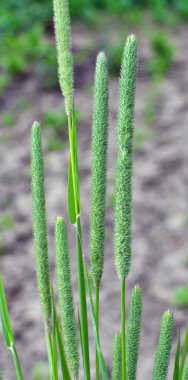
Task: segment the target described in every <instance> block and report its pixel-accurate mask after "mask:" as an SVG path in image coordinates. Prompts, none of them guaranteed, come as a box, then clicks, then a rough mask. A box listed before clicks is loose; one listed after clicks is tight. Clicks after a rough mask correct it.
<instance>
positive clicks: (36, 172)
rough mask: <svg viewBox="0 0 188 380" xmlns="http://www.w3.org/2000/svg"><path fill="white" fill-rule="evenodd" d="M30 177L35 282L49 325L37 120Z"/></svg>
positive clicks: (33, 133) (40, 154)
mask: <svg viewBox="0 0 188 380" xmlns="http://www.w3.org/2000/svg"><path fill="white" fill-rule="evenodd" d="M31 179H32V207H33V230H34V249H35V258H36V274H37V284H38V291H39V296H40V301H41V306H42V311H43V315H44V319H45V321H46V322H47V325H48V327H49V324H50V317H51V310H52V305H51V291H50V272H49V263H48V242H47V225H46V210H45V188H44V165H43V154H42V143H41V130H40V125H39V123H37V122H35V123H34V124H33V127H32V133H31Z"/></svg>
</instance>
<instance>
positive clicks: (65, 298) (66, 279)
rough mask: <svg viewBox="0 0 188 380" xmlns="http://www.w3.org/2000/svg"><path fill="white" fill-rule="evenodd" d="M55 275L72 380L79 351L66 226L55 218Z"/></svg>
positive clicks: (59, 218) (75, 372)
mask: <svg viewBox="0 0 188 380" xmlns="http://www.w3.org/2000/svg"><path fill="white" fill-rule="evenodd" d="M55 244H56V273H57V285H58V296H59V305H60V310H61V322H62V331H63V340H64V346H65V351H66V354H67V360H68V364H69V367H70V370H71V372H72V374H73V376H74V379H78V373H79V350H78V337H77V331H76V318H75V313H74V302H73V293H72V284H71V268H70V258H69V247H68V239H67V230H66V225H65V222H64V220H63V218H62V217H57V219H56V225H55Z"/></svg>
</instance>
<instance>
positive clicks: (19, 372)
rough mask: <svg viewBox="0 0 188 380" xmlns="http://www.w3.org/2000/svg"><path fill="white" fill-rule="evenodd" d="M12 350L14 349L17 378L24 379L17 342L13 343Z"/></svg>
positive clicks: (13, 355)
mask: <svg viewBox="0 0 188 380" xmlns="http://www.w3.org/2000/svg"><path fill="white" fill-rule="evenodd" d="M11 350H12V357H13V362H14V366H15V369H16V375H17V379H18V380H23V375H22V370H21V367H20V362H19V358H18V354H17V351H16V346H15V344H12V348H11Z"/></svg>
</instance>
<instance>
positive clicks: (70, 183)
mask: <svg viewBox="0 0 188 380" xmlns="http://www.w3.org/2000/svg"><path fill="white" fill-rule="evenodd" d="M68 215H69V221H70V223H71V224H75V223H76V210H75V202H74V186H73V175H72V163H71V157H70V161H69V171H68Z"/></svg>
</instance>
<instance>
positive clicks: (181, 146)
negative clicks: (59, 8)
mask: <svg viewBox="0 0 188 380" xmlns="http://www.w3.org/2000/svg"><path fill="white" fill-rule="evenodd" d="M71 14H72V19H73V51H74V62H75V89H76V91H75V94H76V97H75V103H76V110H77V120H78V141H79V162H80V176H81V193H82V208H83V211H82V223H83V241H84V254H85V256H86V259H87V260H88V258H89V209H90V166H91V127H92V121H91V119H92V118H91V115H92V95H93V87H92V86H93V77H94V66H95V59H96V54H97V52H98V51H100V50H104V51H105V52H106V54H107V56H108V59H109V71H110V78H111V80H110V116H109V121H110V128H109V150H108V190H107V202H106V206H107V216H106V259H105V268H104V276H103V281H102V291H101V343H102V348H103V353H104V356H105V359H106V360H107V365H108V369H109V370H110V369H111V356H112V341H113V335H114V333H115V332H116V331H118V330H119V329H120V299H119V290H120V284H119V281H118V278H117V274H116V272H115V269H114V259H113V199H114V167H115V156H116V124H117V108H118V74H119V67H120V61H121V55H122V49H123V45H124V40H125V38H126V36H127V34H128V33H135V34H136V35H137V37H138V56H139V65H138V81H137V92H136V115H135V136H134V179H133V261H132V268H131V273H130V275H129V277H128V281H127V294H128V296H127V305H128V303H129V294H130V288H131V287H132V286H133V285H134V284H136V283H138V284H140V285H141V286H142V287H143V294H144V295H143V301H144V308H143V324H142V336H141V347H140V361H139V364H140V365H139V370H138V379H139V380H143V379H145V378H150V377H151V371H152V363H153V359H154V347H155V344H156V341H157V335H158V331H159V325H160V317H161V314H162V312H163V311H164V310H166V309H168V308H170V309H173V310H174V319H175V340H176V338H177V331H178V328H179V327H181V329H182V332H183V333H184V331H185V326H186V322H187V321H188V310H187V308H186V306H187V305H188V290H187V288H183V289H182V288H181V287H182V286H183V287H184V286H186V285H187V279H188V148H187V147H188V28H187V24H188V4H187V0H181V1H177V0H174V1H173V0H172V1H169V2H167V1H165V0H153V1H150V2H149V5H148V1H146V0H145V1H139V2H138V1H132V0H129V1H128V0H127V1H121V0H108V1H105V0H95V1H93V3H92V5H91V2H90V1H89V0H72V1H71ZM0 52H1V54H0V162H1V165H0V182H1V185H0V211H1V212H0V268H1V273H2V275H3V280H4V284H5V289H6V293H7V298H8V303H9V308H10V314H11V318H12V323H13V327H14V331H15V337H16V342H17V347H18V351H19V354H20V358H21V363H22V366H23V372H24V375H25V378H26V379H31V380H47V379H48V370H47V364H46V363H47V361H46V350H45V342H44V335H43V325H42V319H41V313H40V306H39V301H38V296H37V290H36V281H35V263H34V254H33V241H32V213H31V186H30V129H31V125H32V123H33V121H34V120H38V121H40V122H41V123H42V133H43V146H44V158H45V173H46V200H47V212H48V230H49V254H50V262H51V270H52V277H53V279H54V284H55V276H54V274H55V273H54V272H55V271H54V220H55V217H56V215H58V214H60V215H63V216H64V217H65V218H66V220H67V206H66V204H67V190H66V189H67V167H68V159H69V150H68V141H67V138H68V136H67V125H66V116H65V111H64V105H63V99H62V96H61V93H60V90H59V86H58V83H57V64H56V55H55V54H56V52H55V44H54V35H53V25H52V4H51V1H48V0H42V1H37V0H20V1H15V0H7V1H4V2H3V4H2V9H1V13H0ZM74 232H75V231H74V228H73V227H71V226H69V241H70V249H71V263H72V279H73V284H74V290H75V301H76V305H78V294H77V288H76V278H77V274H76V259H75V248H74V244H75V240H74ZM55 286H56V284H55ZM179 288H180V290H178V291H177V289H179ZM91 341H92V348H91V358H92V359H91V362H92V379H94V371H93V370H94V350H93V335H92V330H91ZM174 349H175V346H174V348H173V351H174ZM0 368H2V370H3V373H4V379H6V380H15V375H14V369H13V364H12V360H11V357H10V353H9V352H8V351H7V350H6V348H5V347H4V344H3V340H2V335H1V336H0ZM170 376H172V368H170ZM170 376H169V377H170ZM81 378H83V377H82V376H81Z"/></svg>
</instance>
